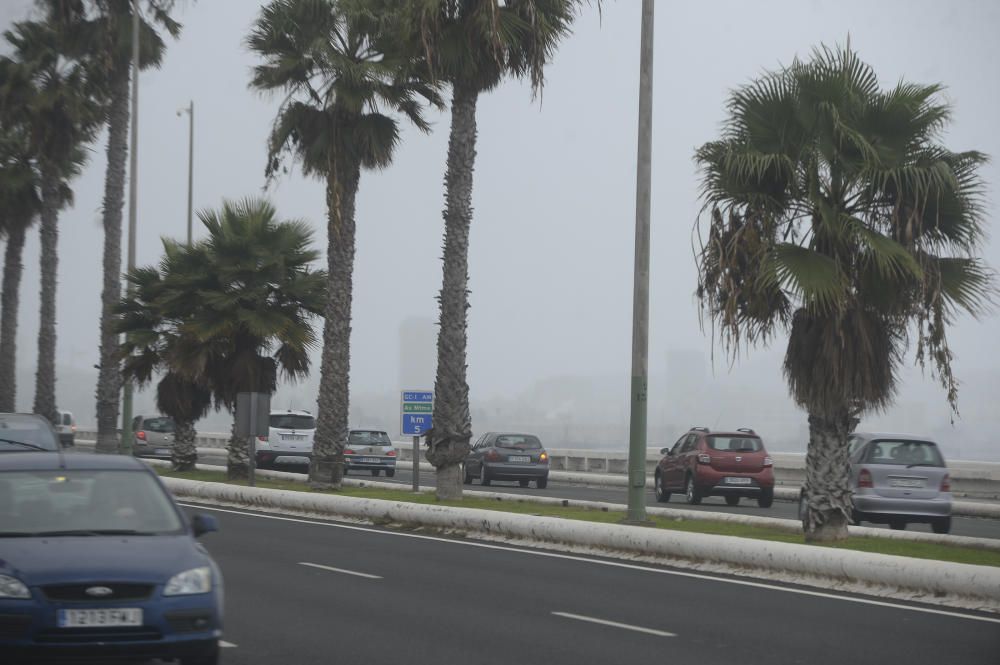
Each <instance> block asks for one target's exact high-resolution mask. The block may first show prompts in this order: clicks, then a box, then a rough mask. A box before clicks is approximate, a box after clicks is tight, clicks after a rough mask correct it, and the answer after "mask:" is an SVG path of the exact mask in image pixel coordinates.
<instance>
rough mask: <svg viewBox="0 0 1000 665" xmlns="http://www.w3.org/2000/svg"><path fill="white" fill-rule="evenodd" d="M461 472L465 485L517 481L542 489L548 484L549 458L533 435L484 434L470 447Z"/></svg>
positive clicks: (523, 484) (509, 433) (511, 433)
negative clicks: (476, 480) (495, 481)
mask: <svg viewBox="0 0 1000 665" xmlns="http://www.w3.org/2000/svg"><path fill="white" fill-rule="evenodd" d="M462 472H463V476H464V479H465V484H466V485H469V484H471V483H472V479H473V478H479V481H480V483H481V484H482V485H489V484H490V482H492V481H494V480H516V481H518V482H519V483H520V485H521V487H527V486H528V483H530V482H531V481H532V480H534V481H535V485H536V486H537V487H538V489H544V488H545V487H546V486H547V485H548V484H549V455H548V453H546V452H545V448H543V447H542V442H541V441H539V440H538V437H537V436H535V435H534V434H518V433H515V432H487V433H486V434H483V435H482V436H481V437H479V439H478V440H477V441H476V443H475V444H474V445H473V446H472V450H471V451H469V456H468V457H467V458H466V460H465V463H464V464H463V471H462Z"/></svg>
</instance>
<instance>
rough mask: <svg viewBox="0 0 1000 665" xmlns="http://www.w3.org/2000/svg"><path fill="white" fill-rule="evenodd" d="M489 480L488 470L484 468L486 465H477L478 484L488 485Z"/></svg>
mask: <svg viewBox="0 0 1000 665" xmlns="http://www.w3.org/2000/svg"><path fill="white" fill-rule="evenodd" d="M490 480H491V479H490V472H489V471H487V470H486V465H485V464H483V465H482V466H480V467H479V484H480V485H482V486H483V487H489V486H490Z"/></svg>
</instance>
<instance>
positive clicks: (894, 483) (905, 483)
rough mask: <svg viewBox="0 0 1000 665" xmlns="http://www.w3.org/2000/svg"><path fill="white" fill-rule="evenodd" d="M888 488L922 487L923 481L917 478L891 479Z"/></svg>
mask: <svg viewBox="0 0 1000 665" xmlns="http://www.w3.org/2000/svg"><path fill="white" fill-rule="evenodd" d="M889 486H890V487H923V486H924V481H922V480H920V479H918V478H891V479H890V480H889Z"/></svg>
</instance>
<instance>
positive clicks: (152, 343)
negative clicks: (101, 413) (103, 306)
mask: <svg viewBox="0 0 1000 665" xmlns="http://www.w3.org/2000/svg"><path fill="white" fill-rule="evenodd" d="M207 258H208V257H207V253H206V251H205V249H204V247H198V248H188V247H182V246H180V245H178V244H177V243H176V242H174V241H170V240H164V256H163V259H162V260H161V261H160V266H159V268H156V267H149V268H138V269H136V270H134V271H132V272H131V273H130V274H129V275H128V281H129V285H130V287H131V288H130V291H129V295H128V296H126V297H125V298H123V299H122V301H121V302H120V304H119V305H118V306H117V307H116V315H117V316H118V317H119V318H116V325H115V329H114V330H115V333H116V334H121V333H125V335H126V337H125V343H124V344H123V345H122V347H121V349H120V351H119V353H120V355H121V356H124V358H125V363H124V366H123V373H124V375H125V378H126V379H127V380H134V381H135V382H136V383H137V384H138V385H139V386H144V385H147V384H149V383H150V382H151V381H152V378H153V376H154V374H155V373H156V372H158V371H162V372H163V373H164V374H163V377H162V378H161V379H160V381H159V382H158V384H157V388H156V406H157V409H159V411H160V412H161V413H163V414H164V415H167V416H170V417H171V418H173V420H174V446H173V448H172V450H171V461H172V462H173V465H174V468H176V469H178V470H180V471H188V470H191V469H193V468H195V464H196V463H197V461H198V450H197V448H196V447H195V429H194V424H195V422H197V421H198V420H199V419H200V418H202V417H203V416H204V415H205V414H206V413H207V412H208V410H209V408H210V407H211V406H212V391H211V387H210V386H209V384H208V379H207V377H206V376H205V375H204V373H203V372H202V371H199V370H200V366H199V364H198V363H197V362H192V361H191V359H192V358H197V357H198V354H199V352H200V347H201V344H200V342H199V340H197V339H196V338H195V337H194V336H193V335H192V334H191V333H190V331H189V330H188V320H189V318H190V316H191V311H192V304H193V301H192V299H191V293H192V292H191V290H190V289H191V288H192V287H193V286H196V284H194V283H192V279H191V277H192V276H200V275H202V274H203V271H204V266H205V262H206V260H207ZM197 279H198V277H195V281H196V280H197Z"/></svg>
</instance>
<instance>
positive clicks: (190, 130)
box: [188, 99, 194, 246]
mask: <svg viewBox="0 0 1000 665" xmlns="http://www.w3.org/2000/svg"><path fill="white" fill-rule="evenodd" d="M188 121H189V124H188V246H190V245H191V205H192V198H193V196H194V194H193V192H194V100H193V99H192V100H191V104H190V105H189V106H188Z"/></svg>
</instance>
